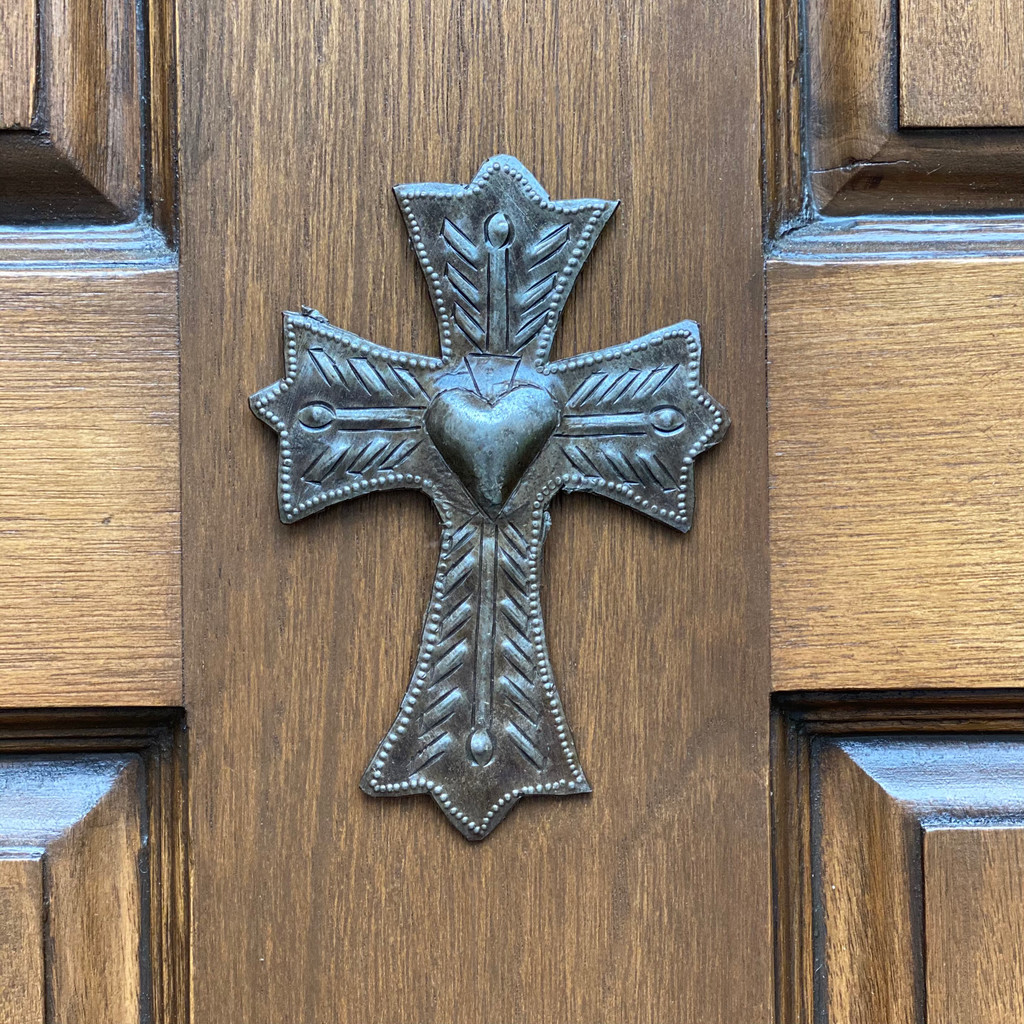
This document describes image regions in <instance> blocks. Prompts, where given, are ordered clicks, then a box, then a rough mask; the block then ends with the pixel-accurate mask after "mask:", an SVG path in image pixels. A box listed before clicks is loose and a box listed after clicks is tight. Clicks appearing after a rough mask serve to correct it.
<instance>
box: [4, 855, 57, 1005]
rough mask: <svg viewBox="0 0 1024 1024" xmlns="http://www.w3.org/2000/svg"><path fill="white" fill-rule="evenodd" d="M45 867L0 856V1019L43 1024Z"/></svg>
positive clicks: (29, 860)
mask: <svg viewBox="0 0 1024 1024" xmlns="http://www.w3.org/2000/svg"><path fill="white" fill-rule="evenodd" d="M43 978H44V968H43V866H42V861H41V860H40V858H39V857H38V856H34V857H20V858H19V857H10V856H8V857H4V858H0V1021H4V1022H10V1024H45V1020H46V1018H45V1012H46V1007H45V1000H44V982H43Z"/></svg>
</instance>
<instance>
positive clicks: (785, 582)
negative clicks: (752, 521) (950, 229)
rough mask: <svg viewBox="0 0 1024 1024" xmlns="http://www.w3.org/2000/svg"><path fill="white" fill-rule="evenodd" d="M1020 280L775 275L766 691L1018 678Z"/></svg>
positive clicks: (966, 271)
mask: <svg viewBox="0 0 1024 1024" xmlns="http://www.w3.org/2000/svg"><path fill="white" fill-rule="evenodd" d="M1022 271H1024V263H1022V262H1021V261H1018V260H997V259H989V260H985V259H976V260H952V259H950V260H935V261H931V262H911V261H897V262H891V263H869V262H864V263H858V264H847V265H831V266H826V265H820V266H815V265H812V264H785V263H774V264H772V265H771V266H770V269H769V298H768V358H769V395H770V409H771V414H770V417H769V420H770V422H769V427H770V465H771V492H770V493H771V551H772V671H773V684H774V686H775V687H776V688H777V689H783V690H797V689H814V688H817V689H828V688H841V689H854V688H865V689H870V688H882V687H896V688H909V687H921V688H928V687H952V686H962V687H977V686H988V687H992V686H1014V685H1019V684H1020V683H1021V681H1022V678H1024V675H1022V664H1024V662H1022V658H1024V640H1022V634H1021V630H1020V620H1021V615H1022V612H1024V583H1022V579H1021V574H1020V571H1019V565H1020V561H1021V558H1022V556H1024V511H1022V509H1024V505H1022V501H1021V498H1022V490H1021V471H1022V468H1024V467H1022V453H1021V448H1020V444H1019V432H1018V429H1017V424H1018V423H1020V421H1021V418H1022V415H1024V398H1022V395H1024V390H1022V384H1024V381H1022V379H1021V374H1020V370H1019V367H1020V366H1021V357H1022V356H1024V338H1022V335H1021V330H1020V324H1021V321H1022V318H1024V288H1022V285H1021V281H1022Z"/></svg>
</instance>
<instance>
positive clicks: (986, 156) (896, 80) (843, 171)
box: [764, 0, 1024, 227]
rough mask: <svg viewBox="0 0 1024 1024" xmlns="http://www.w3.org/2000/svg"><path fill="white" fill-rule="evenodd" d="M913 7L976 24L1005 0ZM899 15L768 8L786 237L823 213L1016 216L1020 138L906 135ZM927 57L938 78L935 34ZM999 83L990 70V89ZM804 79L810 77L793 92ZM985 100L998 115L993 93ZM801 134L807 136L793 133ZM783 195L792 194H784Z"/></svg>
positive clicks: (778, 0)
mask: <svg viewBox="0 0 1024 1024" xmlns="http://www.w3.org/2000/svg"><path fill="white" fill-rule="evenodd" d="M907 2H908V3H913V4H914V5H915V6H917V5H921V7H920V9H922V10H923V9H925V6H926V5H931V6H930V7H929V9H932V8H935V7H936V6H937V5H942V6H943V7H948V9H949V11H951V12H964V14H965V16H966V17H974V15H973V13H971V12H973V11H975V10H978V9H982V10H984V9H986V8H987V7H989V6H990V5H992V4H996V3H999V0H982V2H981V3H980V4H956V3H955V2H953V3H949V4H946V3H945V2H944V0H907ZM1010 6H1012V5H1010ZM1007 9H1009V7H1008V8H1007ZM1013 10H1014V12H1015V14H1014V15H1013V17H1016V18H1020V17H1021V15H1020V12H1019V10H1018V9H1017V8H1016V7H1014V8H1013ZM898 13H899V10H898V8H897V5H896V4H895V3H890V2H889V0H807V3H806V4H803V5H801V4H798V3H796V2H793V0H771V2H770V3H769V4H768V5H767V6H766V7H765V19H766V21H765V28H764V38H765V47H764V62H765V70H764V74H765V80H766V83H767V85H766V104H767V105H766V110H767V112H768V115H769V116H768V118H767V120H766V122H765V145H766V157H767V161H768V164H767V167H768V176H769V187H770V190H771V191H770V196H771V200H772V206H773V210H780V209H781V210H782V211H784V212H785V211H788V213H789V216H790V217H791V218H792V219H791V221H790V223H789V224H788V225H787V226H790V227H791V226H792V225H793V223H794V221H796V222H798V221H799V220H807V219H808V218H809V217H810V216H812V215H813V214H814V213H815V212H818V213H821V214H823V215H824V216H826V217H831V216H836V217H840V216H851V217H852V216H861V215H871V214H896V213H915V214H922V215H924V214H935V213H958V212H967V211H979V212H991V211H995V210H1005V211H1007V212H1010V211H1015V210H1017V209H1019V207H1020V201H1019V196H1020V193H1021V190H1022V189H1024V161H1022V159H1021V152H1022V150H1021V140H1022V138H1024V135H1022V133H1021V132H1020V131H1008V130H1005V129H999V128H976V129H974V130H972V131H970V132H961V131H929V132H915V131H901V130H900V129H901V122H900V107H901V104H900V67H901V63H900V61H901V57H900V52H899V28H898V27H897V20H898V19H897V14H898ZM955 16H956V14H955V13H954V14H953V15H951V17H955ZM1011 20H1012V19H1011ZM796 36H799V38H800V45H799V46H798V45H796V44H795V43H794V37H796ZM1015 45H1016V46H1018V47H1024V42H1021V40H1020V38H1017V40H1016V42H1015V43H1014V42H1012V41H1011V42H1008V43H1007V47H1008V49H1012V48H1013V46H1015ZM919 49H920V51H921V52H922V54H924V56H923V57H922V61H921V64H922V67H924V68H925V69H926V70H927V71H928V73H931V68H932V64H933V54H932V43H931V40H930V39H929V38H928V36H927V33H925V34H924V36H923V38H922V40H921V45H920V47H919ZM804 55H805V59H804ZM925 62H926V63H925ZM1019 64H1020V62H1019V60H1018V61H1016V63H1013V64H1012V65H1011V66H1010V70H1007V71H1006V75H1007V77H1012V76H1013V75H1015V74H1016V75H1019V74H1020V70H1019ZM936 73H937V72H936ZM1000 73H1002V72H1001V69H998V68H996V67H994V66H993V67H989V66H987V65H986V68H985V74H986V75H987V76H989V77H991V78H992V79H993V80H994V78H995V77H996V76H997V75H999V74H1000ZM798 74H803V75H804V77H803V78H802V79H801V80H800V82H799V86H798V87H795V85H794V80H795V76H796V75H798ZM982 94H983V96H984V97H985V98H984V100H983V102H985V103H989V104H990V103H991V96H992V94H993V89H992V87H991V86H990V87H988V88H986V89H983V90H982ZM797 125H801V126H802V131H795V130H794V127H795V126H797ZM780 170H781V173H780ZM780 185H781V186H784V187H785V188H786V191H784V192H782V193H779V192H778V187H779V186H780ZM781 224H783V225H785V224H786V222H785V221H784V220H783V221H782V222H781ZM770 226H774V225H771V224H770Z"/></svg>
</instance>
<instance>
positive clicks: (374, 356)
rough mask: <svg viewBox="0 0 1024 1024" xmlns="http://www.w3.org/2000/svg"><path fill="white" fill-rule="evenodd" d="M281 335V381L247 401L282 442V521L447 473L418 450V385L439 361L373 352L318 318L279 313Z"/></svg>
mask: <svg viewBox="0 0 1024 1024" xmlns="http://www.w3.org/2000/svg"><path fill="white" fill-rule="evenodd" d="M284 335H285V366H286V376H285V377H284V378H283V379H282V380H279V381H277V382H276V383H274V384H271V385H270V386H269V387H266V388H264V389H263V390H262V391H258V392H257V393H256V394H255V395H253V396H252V398H251V399H250V406H251V407H252V411H253V412H254V413H255V414H256V415H257V416H258V417H259V418H260V419H262V420H263V421H264V422H265V423H267V424H269V425H270V426H271V427H273V428H274V430H275V431H277V433H278V435H279V437H280V439H281V445H280V455H279V463H278V501H279V506H280V513H281V519H282V520H283V521H284V522H286V523H291V522H295V521H296V520H298V519H302V518H304V517H306V516H308V515H312V514H313V513H314V512H320V511H322V510H323V509H325V508H327V507H328V506H329V505H333V504H336V503H337V502H339V501H345V500H347V499H349V498H354V497H358V496H359V495H361V494H367V493H369V492H370V491H379V490H391V489H398V488H418V489H424V490H429V481H430V480H431V478H432V477H436V476H437V475H438V474H439V473H442V474H447V473H448V472H449V471H448V469H447V467H446V466H445V465H444V464H443V462H442V461H441V459H440V457H439V456H438V454H437V452H436V450H435V448H434V446H433V445H432V444H430V443H429V442H428V443H424V442H426V441H427V436H426V430H425V428H424V425H423V415H424V412H425V410H426V408H427V405H428V403H429V401H430V399H429V396H428V394H427V391H426V390H425V388H424V378H425V375H426V374H427V373H429V372H430V371H432V370H436V369H437V368H438V367H439V366H440V365H441V360H439V359H434V358H431V357H429V356H419V355H416V354H414V353H411V352H397V351H393V350H392V349H388V348H384V347H383V346H381V345H375V344H374V343H373V342H370V341H366V340H365V339H363V338H360V337H359V336H358V335H355V334H352V333H350V332H349V331H345V330H342V329H341V328H339V327H334V326H333V325H331V324H328V323H327V322H326V321H325V320H322V319H320V318H319V316H318V314H316V313H315V312H303V313H302V314H299V313H286V314H285V321H284ZM424 481H427V482H428V486H424Z"/></svg>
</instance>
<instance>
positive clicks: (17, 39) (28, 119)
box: [0, 0, 39, 128]
mask: <svg viewBox="0 0 1024 1024" xmlns="http://www.w3.org/2000/svg"><path fill="white" fill-rule="evenodd" d="M38 59H39V55H38V48H37V42H36V0H6V2H5V3H4V9H3V11H0V128H28V127H29V125H31V123H32V115H33V113H34V110H35V101H36V71H37V66H36V65H37V61H38Z"/></svg>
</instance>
